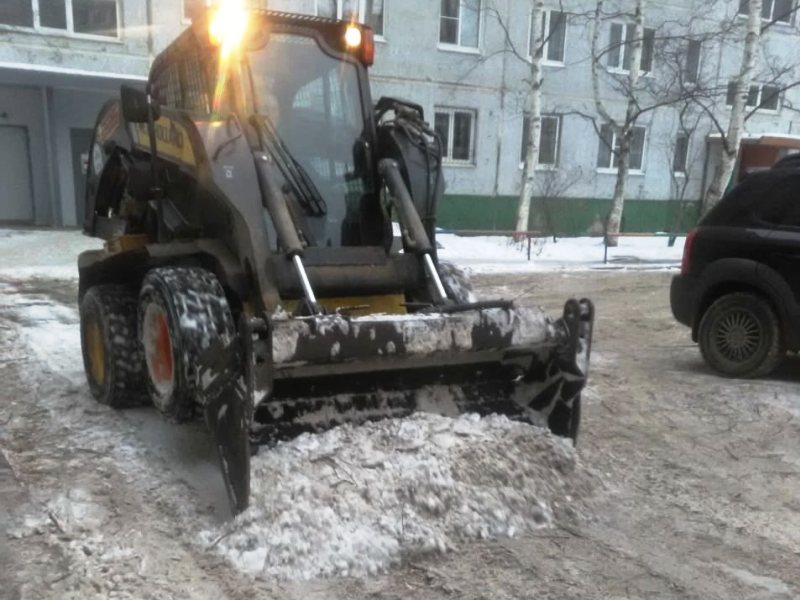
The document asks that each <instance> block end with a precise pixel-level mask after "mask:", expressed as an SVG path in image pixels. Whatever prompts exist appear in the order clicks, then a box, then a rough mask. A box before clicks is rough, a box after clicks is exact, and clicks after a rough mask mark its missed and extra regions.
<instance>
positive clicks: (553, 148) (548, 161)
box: [519, 115, 561, 167]
mask: <svg viewBox="0 0 800 600" xmlns="http://www.w3.org/2000/svg"><path fill="white" fill-rule="evenodd" d="M530 135H531V120H530V117H523V119H522V148H521V151H520V157H519V161H520V163H524V162H525V157H526V156H527V154H528V140H529V139H530ZM560 143H561V117H560V116H558V115H542V130H541V132H540V133H539V158H538V159H537V161H536V164H537V165H542V166H547V167H556V166H558V149H559V146H560Z"/></svg>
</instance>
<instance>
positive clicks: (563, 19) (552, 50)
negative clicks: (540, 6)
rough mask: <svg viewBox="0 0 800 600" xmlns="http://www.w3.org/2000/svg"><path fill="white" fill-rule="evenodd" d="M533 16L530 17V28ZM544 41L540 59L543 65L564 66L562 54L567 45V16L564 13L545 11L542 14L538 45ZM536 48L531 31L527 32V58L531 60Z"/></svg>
mask: <svg viewBox="0 0 800 600" xmlns="http://www.w3.org/2000/svg"><path fill="white" fill-rule="evenodd" d="M532 25H533V16H531V26H532ZM542 41H544V45H543V46H542V58H543V59H544V61H545V63H553V64H558V65H563V64H564V54H565V48H566V44H567V15H566V13H563V12H559V11H555V10H546V11H544V13H543V14H542V31H541V37H540V38H539V43H541V42H542ZM535 51H536V48H535V47H534V39H533V35H532V31H529V32H528V56H529V57H531V58H533V55H534V52H535Z"/></svg>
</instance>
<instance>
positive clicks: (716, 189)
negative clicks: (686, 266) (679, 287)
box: [702, 0, 762, 213]
mask: <svg viewBox="0 0 800 600" xmlns="http://www.w3.org/2000/svg"><path fill="white" fill-rule="evenodd" d="M747 4H748V10H749V15H748V17H747V33H746V34H745V38H744V46H743V48H742V63H741V66H740V69H739V76H738V77H737V78H736V79H735V80H734V85H735V89H736V92H735V95H734V97H733V106H732V107H731V118H730V121H729V122H728V128H727V133H726V135H723V136H722V163H721V164H720V168H719V169H717V171H716V173H715V174H714V177H713V178H712V180H711V185H710V186H709V187H708V191H707V192H706V194H705V198H704V201H703V207H702V211H703V213H705V212H707V211H708V210H709V209H710V208H711V207H713V206H714V205H715V204H716V203H717V202H719V199H720V198H721V197H722V194H723V192H724V186H725V184H726V183H727V181H728V180H729V179H730V177H731V175H732V174H733V168H734V165H735V163H736V157H737V155H738V153H739V144H740V143H741V141H742V130H743V128H744V121H745V107H746V105H747V98H748V94H749V93H750V83H751V82H752V80H753V70H754V68H755V66H756V59H757V54H758V41H759V38H760V35H761V7H762V0H747Z"/></svg>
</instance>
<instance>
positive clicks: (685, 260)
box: [681, 228, 697, 275]
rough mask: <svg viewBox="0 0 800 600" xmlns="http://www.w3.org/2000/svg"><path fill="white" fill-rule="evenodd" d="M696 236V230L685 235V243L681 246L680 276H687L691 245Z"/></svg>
mask: <svg viewBox="0 0 800 600" xmlns="http://www.w3.org/2000/svg"><path fill="white" fill-rule="evenodd" d="M696 236H697V228H695V229H692V230H691V231H690V232H689V233H688V234H687V235H686V243H685V244H684V245H683V258H682V259H681V275H688V274H689V269H690V261H691V255H692V244H693V243H694V238H695V237H696Z"/></svg>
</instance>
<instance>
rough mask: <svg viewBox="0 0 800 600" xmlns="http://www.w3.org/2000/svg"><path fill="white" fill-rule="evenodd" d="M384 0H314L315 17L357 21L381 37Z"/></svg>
mask: <svg viewBox="0 0 800 600" xmlns="http://www.w3.org/2000/svg"><path fill="white" fill-rule="evenodd" d="M385 1H386V0H316V4H317V8H316V12H317V16H318V17H327V18H329V19H338V20H344V21H358V22H360V23H364V24H365V25H368V26H370V27H371V28H372V30H373V31H374V32H375V35H377V36H380V37H382V36H383V26H384V3H385Z"/></svg>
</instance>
